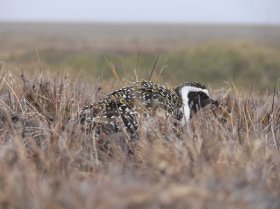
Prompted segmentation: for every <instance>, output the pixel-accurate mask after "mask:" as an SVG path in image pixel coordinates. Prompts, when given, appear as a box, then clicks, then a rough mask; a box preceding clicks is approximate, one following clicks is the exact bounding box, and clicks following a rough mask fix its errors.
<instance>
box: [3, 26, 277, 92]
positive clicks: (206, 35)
mask: <svg viewBox="0 0 280 209" xmlns="http://www.w3.org/2000/svg"><path fill="white" fill-rule="evenodd" d="M0 40H2V41H1V42H0V46H1V48H0V55H1V56H2V57H3V58H2V59H1V60H3V61H4V62H5V63H6V64H7V65H8V66H11V67H10V69H15V68H14V67H15V66H17V68H18V69H20V68H21V69H24V70H29V71H30V70H36V69H38V66H39V65H38V64H39V63H40V66H41V67H42V66H43V67H44V69H51V70H56V71H62V72H64V73H66V72H67V73H68V74H73V75H77V74H83V75H85V77H87V78H91V79H99V80H100V79H105V80H107V79H112V78H113V74H112V73H111V70H110V64H109V63H112V64H113V65H114V66H115V68H116V70H117V72H118V73H119V75H120V76H122V77H124V78H125V79H129V80H135V79H136V78H135V75H137V76H138V78H139V79H143V78H144V79H145V78H146V79H147V78H148V77H149V75H150V72H151V70H152V68H153V66H154V65H155V64H156V65H155V67H154V68H155V72H154V76H155V77H156V78H157V79H161V80H163V81H165V82H169V83H172V84H177V83H180V82H182V81H186V80H195V81H200V82H204V83H208V84H210V85H211V86H213V87H222V86H224V85H225V83H228V82H229V83H231V82H234V83H235V84H236V85H237V86H238V87H245V88H247V89H248V88H249V89H251V88H252V89H255V90H262V91H264V90H267V89H272V88H273V86H274V85H276V86H278V85H279V78H280V42H279V40H280V27H277V26H211V25H210V26H203V25H200V26H199V25H198V26H196V25H141V24H139V25H113V24H111V25H110V24H107V25H106V24H105V25H102V24H46V23H45V24H39V23H38V24H16V23H14V24H8V23H6V24H5V23H2V24H1V29H0ZM157 58H158V60H157ZM156 60H157V63H156ZM8 69H9V68H8Z"/></svg>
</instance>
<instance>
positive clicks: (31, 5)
mask: <svg viewBox="0 0 280 209" xmlns="http://www.w3.org/2000/svg"><path fill="white" fill-rule="evenodd" d="M0 5H1V6H0V21H5V20H9V21H17V20H21V21H29V20H35V21H78V22H79V21H115V22H118V21H121V22H134V21H137V22H196V23H197V22H200V23H261V24H263V23H265V24H280V0H166V1H164V0H137V1H136V0H99V1H98V0H76V1H73V0H44V1H43V0H0Z"/></svg>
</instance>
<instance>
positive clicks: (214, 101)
mask: <svg viewBox="0 0 280 209" xmlns="http://www.w3.org/2000/svg"><path fill="white" fill-rule="evenodd" d="M209 104H213V105H215V106H217V107H218V106H219V102H218V101H216V100H213V99H209Z"/></svg>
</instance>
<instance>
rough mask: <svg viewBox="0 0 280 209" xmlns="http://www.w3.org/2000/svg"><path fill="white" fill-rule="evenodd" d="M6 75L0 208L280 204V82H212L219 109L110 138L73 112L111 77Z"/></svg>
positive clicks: (106, 85)
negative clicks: (91, 130) (261, 88)
mask: <svg viewBox="0 0 280 209" xmlns="http://www.w3.org/2000/svg"><path fill="white" fill-rule="evenodd" d="M0 81H1V82H0V87H1V89H0V92H1V95H0V105H1V111H0V119H1V120H0V123H1V124H0V128H1V129H0V143H1V145H0V208H31V209H35V208H40V209H43V208H73V209H76V208H100V209H109V208H195V209H196V208H234V209H236V208H241V209H243V208H244V209H245V208H246V209H247V208H260V209H262V208H275V209H276V208H279V207H280V200H279V196H280V156H279V150H278V147H279V143H280V140H279V139H280V103H279V99H278V96H279V95H278V94H279V93H278V90H277V89H276V92H275V93H274V94H273V92H272V93H269V94H265V95H257V94H254V93H253V92H250V91H244V92H240V91H237V90H236V88H235V87H234V85H229V86H227V87H225V88H224V89H221V90H216V91H213V90H212V91H211V92H212V94H213V97H214V98H216V99H218V100H219V101H220V102H221V103H222V108H220V109H219V110H213V109H211V108H206V109H204V110H203V111H200V112H199V114H197V115H196V116H195V117H194V118H193V120H192V121H191V122H190V123H189V124H188V125H187V126H186V127H184V128H183V129H182V130H178V133H173V132H172V131H171V129H170V127H169V126H168V124H163V125H165V127H160V126H157V125H155V127H150V129H145V130H144V129H143V130H141V139H140V140H139V141H136V142H131V141H130V142H128V143H125V139H127V138H126V136H125V134H123V133H120V134H116V135H113V136H110V137H109V138H108V139H105V140H107V141H109V142H110V143H109V144H107V146H106V147H104V146H103V145H100V144H96V141H95V139H94V138H93V137H92V136H91V135H87V134H86V133H85V131H84V130H83V127H81V126H80V125H79V124H78V123H77V122H76V120H75V118H76V116H77V112H78V109H79V108H80V107H81V106H83V105H85V104H86V103H88V102H90V101H96V100H98V97H102V96H104V95H102V92H101V93H100V92H99V93H98V94H99V95H98V94H97V92H98V89H99V87H101V88H102V89H109V88H111V86H110V85H111V84H109V83H106V82H100V83H94V84H92V83H91V84H89V83H83V82H82V80H81V79H76V80H71V79H68V78H67V77H62V76H60V77H57V76H56V75H54V74H53V73H41V74H40V73H38V74H37V75H34V76H27V75H24V74H23V75H21V76H20V75H17V74H11V73H9V72H5V71H4V70H2V71H1V76H0ZM100 94H101V95H100ZM273 97H274V99H273ZM273 101H274V104H273V105H272V103H273ZM127 146H129V147H131V148H132V149H133V151H134V155H129V154H128V152H127ZM105 148H106V149H105Z"/></svg>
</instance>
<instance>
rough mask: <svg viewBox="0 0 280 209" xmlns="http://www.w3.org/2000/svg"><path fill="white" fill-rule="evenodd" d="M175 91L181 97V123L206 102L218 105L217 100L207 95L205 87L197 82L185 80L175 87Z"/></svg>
mask: <svg viewBox="0 0 280 209" xmlns="http://www.w3.org/2000/svg"><path fill="white" fill-rule="evenodd" d="M175 92H176V93H177V94H178V95H179V97H180V98H181V99H182V104H183V107H182V111H183V115H184V117H183V118H182V124H183V125H184V124H185V122H186V121H188V120H189V119H190V118H191V117H192V116H193V114H195V113H196V112H197V111H198V110H199V109H200V108H203V107H205V106H206V105H208V104H214V105H216V106H218V102H217V101H215V100H213V99H211V98H210V97H209V92H208V90H207V88H206V87H205V86H204V85H202V84H200V83H197V82H186V83H183V84H181V85H180V86H178V87H177V88H175Z"/></svg>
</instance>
